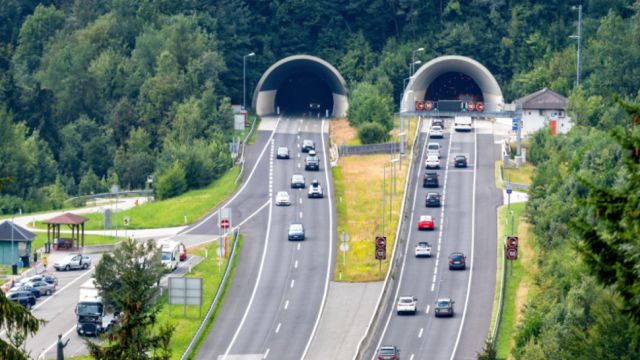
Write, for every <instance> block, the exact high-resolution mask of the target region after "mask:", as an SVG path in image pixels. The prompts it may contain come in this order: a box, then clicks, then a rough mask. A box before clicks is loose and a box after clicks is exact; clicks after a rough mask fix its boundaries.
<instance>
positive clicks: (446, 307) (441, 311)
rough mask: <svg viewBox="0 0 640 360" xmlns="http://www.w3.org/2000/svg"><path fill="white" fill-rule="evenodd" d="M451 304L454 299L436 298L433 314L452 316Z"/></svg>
mask: <svg viewBox="0 0 640 360" xmlns="http://www.w3.org/2000/svg"><path fill="white" fill-rule="evenodd" d="M453 304H455V301H453V300H451V299H449V298H444V299H438V301H436V308H435V311H434V314H435V316H436V317H440V316H453Z"/></svg>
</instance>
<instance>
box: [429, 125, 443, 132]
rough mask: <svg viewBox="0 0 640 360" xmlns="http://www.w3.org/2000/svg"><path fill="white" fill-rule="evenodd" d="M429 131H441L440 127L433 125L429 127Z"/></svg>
mask: <svg viewBox="0 0 640 360" xmlns="http://www.w3.org/2000/svg"><path fill="white" fill-rule="evenodd" d="M431 130H435V131H440V130H442V128H441V127H440V126H438V125H434V126H432V127H431Z"/></svg>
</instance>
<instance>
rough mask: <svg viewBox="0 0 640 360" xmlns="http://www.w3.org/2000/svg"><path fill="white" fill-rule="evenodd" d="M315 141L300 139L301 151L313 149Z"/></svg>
mask: <svg viewBox="0 0 640 360" xmlns="http://www.w3.org/2000/svg"><path fill="white" fill-rule="evenodd" d="M315 149H316V143H315V142H314V141H313V140H308V139H307V140H303V141H302V152H305V153H306V152H309V150H315Z"/></svg>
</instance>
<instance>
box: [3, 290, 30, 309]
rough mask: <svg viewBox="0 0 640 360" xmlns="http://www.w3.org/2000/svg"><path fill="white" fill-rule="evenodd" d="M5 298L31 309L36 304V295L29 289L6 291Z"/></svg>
mask: <svg viewBox="0 0 640 360" xmlns="http://www.w3.org/2000/svg"><path fill="white" fill-rule="evenodd" d="M7 299H9V301H13V302H15V303H18V304H20V305H22V306H24V307H25V308H27V309H31V308H32V307H33V305H35V304H36V297H35V296H33V293H32V292H31V291H10V292H9V293H7Z"/></svg>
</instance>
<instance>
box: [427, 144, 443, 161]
mask: <svg viewBox="0 0 640 360" xmlns="http://www.w3.org/2000/svg"><path fill="white" fill-rule="evenodd" d="M429 155H435V156H437V157H438V159H439V158H440V156H441V155H440V144H438V143H434V142H432V143H428V144H427V156H429Z"/></svg>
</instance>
